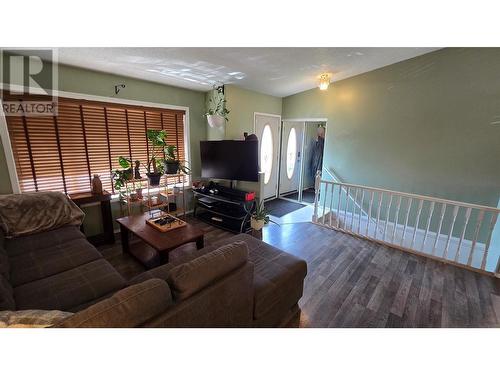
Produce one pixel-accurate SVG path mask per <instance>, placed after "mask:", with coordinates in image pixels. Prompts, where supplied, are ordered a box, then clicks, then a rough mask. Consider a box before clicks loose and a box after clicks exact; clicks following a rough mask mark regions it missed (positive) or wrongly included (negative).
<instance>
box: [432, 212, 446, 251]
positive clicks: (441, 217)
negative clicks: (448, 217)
mask: <svg viewBox="0 0 500 375" xmlns="http://www.w3.org/2000/svg"><path fill="white" fill-rule="evenodd" d="M445 211H446V204H445V203H442V204H441V213H440V219H439V227H438V231H437V233H436V239H435V240H434V246H433V247H432V254H433V255H434V254H436V245H437V242H438V240H439V236H440V234H441V227H442V226H443V218H444V213H445Z"/></svg>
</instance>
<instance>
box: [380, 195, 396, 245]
mask: <svg viewBox="0 0 500 375" xmlns="http://www.w3.org/2000/svg"><path fill="white" fill-rule="evenodd" d="M393 197H394V195H393V194H391V198H390V199H389V206H387V212H386V216H385V225H384V236H383V238H382V239H383V240H384V241H385V237H386V234H387V224H388V223H389V216H390V215H391V206H392V198H393Z"/></svg>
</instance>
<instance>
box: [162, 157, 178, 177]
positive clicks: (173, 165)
mask: <svg viewBox="0 0 500 375" xmlns="http://www.w3.org/2000/svg"><path fill="white" fill-rule="evenodd" d="M179 165H180V162H179V160H165V174H177V172H179Z"/></svg>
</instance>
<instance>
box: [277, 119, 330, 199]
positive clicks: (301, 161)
mask: <svg viewBox="0 0 500 375" xmlns="http://www.w3.org/2000/svg"><path fill="white" fill-rule="evenodd" d="M285 121H287V122H303V123H304V130H303V132H302V147H301V150H300V155H301V158H300V171H301V172H300V176H299V189H298V191H297V193H298V194H297V198H298V200H297V201H295V200H293V199H290V198H285V197H280V196H278V198H280V199H285V200H288V201H291V202H298V203H300V204H306V205H309V206H314V203H307V202H302V182H303V176H302V174H303V172H304V164H303V163H304V146H305V142H304V140H305V136H306V131H305V130H306V129H305V128H306V122H324V123H325V149H326V139H327V138H326V136H327V132H328V118H327V117H299V118H285V119H282V120H281V128H283V122H285ZM280 135H281V129H280ZM280 138H281V137H280ZM281 143H282V142H281V140H280V164H281ZM324 153H325V151H324V150H323V161H324V160H325V158H324V157H325V155H324ZM321 173H323V171H321ZM278 189H279V180H278Z"/></svg>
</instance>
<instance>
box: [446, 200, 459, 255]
mask: <svg viewBox="0 0 500 375" xmlns="http://www.w3.org/2000/svg"><path fill="white" fill-rule="evenodd" d="M458 209H459V206H455V207H454V208H453V218H452V219H451V227H450V233H448V238H447V239H446V246H445V247H444V254H443V258H445V259H446V258H447V257H448V248H449V247H450V239H451V236H452V234H453V228H454V227H455V221H456V220H457V214H458Z"/></svg>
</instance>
